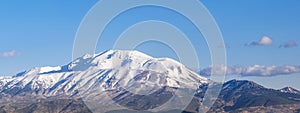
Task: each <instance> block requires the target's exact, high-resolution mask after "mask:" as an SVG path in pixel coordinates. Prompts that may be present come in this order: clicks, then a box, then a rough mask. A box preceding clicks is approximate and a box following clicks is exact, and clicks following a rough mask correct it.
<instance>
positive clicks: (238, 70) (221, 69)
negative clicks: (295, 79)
mask: <svg viewBox="0 0 300 113" xmlns="http://www.w3.org/2000/svg"><path fill="white" fill-rule="evenodd" d="M212 69H214V72H213V74H214V75H222V74H223V73H225V74H226V75H242V76H265V77H266V76H276V75H288V74H294V73H300V66H291V65H285V66H262V65H253V66H248V67H243V66H232V67H230V66H225V65H216V66H213V67H212V66H211V67H208V68H205V69H203V70H201V71H200V74H201V75H204V76H209V75H211V74H212V71H211V70H212Z"/></svg>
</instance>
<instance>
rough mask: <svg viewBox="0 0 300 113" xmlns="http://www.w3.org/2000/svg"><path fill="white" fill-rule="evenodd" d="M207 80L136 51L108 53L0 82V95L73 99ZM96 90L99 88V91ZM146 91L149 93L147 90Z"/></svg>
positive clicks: (176, 64)
mask: <svg viewBox="0 0 300 113" xmlns="http://www.w3.org/2000/svg"><path fill="white" fill-rule="evenodd" d="M208 82H209V80H208V79H206V78H204V77H201V76H199V75H198V74H196V73H194V72H193V71H191V70H189V69H188V68H186V67H185V66H184V65H182V64H180V63H179V62H177V61H175V60H172V59H169V58H153V57H150V56H148V55H146V54H144V53H141V52H138V51H129V50H109V51H106V52H103V53H100V54H95V55H88V54H87V55H84V56H82V57H80V58H77V59H75V60H74V61H73V62H71V63H69V64H68V65H65V66H57V67H49V66H48V67H38V68H33V69H30V70H28V71H25V72H22V73H19V74H17V75H16V76H14V77H1V78H0V91H1V92H3V93H11V92H13V93H14V95H18V94H22V93H25V92H26V93H28V91H29V90H30V91H29V92H30V93H31V94H35V95H42V96H55V95H60V94H66V95H76V94H77V93H78V89H90V88H91V87H94V86H96V85H97V86H99V87H101V90H103V91H105V90H108V89H109V90H111V89H118V88H120V87H122V88H126V89H129V90H130V89H132V90H133V89H134V90H135V91H138V92H145V91H146V90H145V89H148V88H150V89H151V88H162V87H165V86H167V87H177V88H191V89H196V88H198V86H200V85H201V84H206V83H208ZM99 87H98V88H99ZM147 91H148V90H147Z"/></svg>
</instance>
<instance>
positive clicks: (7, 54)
mask: <svg viewBox="0 0 300 113" xmlns="http://www.w3.org/2000/svg"><path fill="white" fill-rule="evenodd" d="M20 55H21V53H19V52H17V51H15V50H12V51H7V52H3V53H0V56H1V57H14V56H20Z"/></svg>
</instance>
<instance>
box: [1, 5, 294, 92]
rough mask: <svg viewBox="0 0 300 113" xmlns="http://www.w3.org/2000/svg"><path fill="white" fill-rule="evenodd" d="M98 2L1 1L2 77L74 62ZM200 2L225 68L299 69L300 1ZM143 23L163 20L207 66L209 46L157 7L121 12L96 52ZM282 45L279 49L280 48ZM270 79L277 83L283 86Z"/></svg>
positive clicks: (290, 79) (164, 52)
mask: <svg viewBox="0 0 300 113" xmlns="http://www.w3.org/2000/svg"><path fill="white" fill-rule="evenodd" d="M96 2H97V0H76V1H74V0H72V1H71V0H64V1H61V0H43V1H40V0H27V1H15V0H9V1H8V0H7V1H0V14H1V19H0V20H1V21H0V75H14V74H16V73H17V72H20V71H22V70H26V69H30V68H32V67H40V66H48V65H50V66H56V65H64V64H67V63H69V62H70V61H71V60H72V48H73V42H74V37H75V34H76V31H77V28H78V27H79V25H80V22H81V21H82V19H83V18H84V16H85V14H86V13H87V12H88V10H89V9H90V8H91V7H92V6H93V5H94V4H95V3H96ZM201 2H202V3H203V4H204V5H205V6H206V7H207V9H208V10H209V11H210V12H211V14H212V15H213V16H214V18H215V20H216V22H217V23H218V25H219V27H220V29H221V31H222V33H223V38H224V41H225V43H226V45H227V46H228V47H227V58H228V65H229V66H234V65H240V66H252V65H265V66H273V65H274V66H283V65H300V60H299V58H300V52H299V49H300V48H299V46H297V44H298V43H300V32H299V30H300V22H299V20H300V15H299V12H300V7H299V5H300V1H298V0H288V1H282V0H264V1H262V0H251V1H250V0H248V1H245V0H240V1H236V0H226V1H220V0H201ZM195 13H197V11H195ZM143 20H161V21H166V22H169V23H171V24H173V25H175V26H176V27H178V28H180V30H182V31H184V32H185V33H186V34H187V36H188V37H190V40H191V41H192V42H193V44H194V45H196V48H197V50H198V56H199V59H200V63H201V67H202V68H205V67H208V66H209V65H210V59H209V58H210V56H209V51H208V48H207V46H206V43H205V41H204V40H203V37H202V36H201V34H200V33H199V32H198V31H197V30H196V28H195V27H194V26H193V25H192V24H191V23H190V22H189V21H188V20H187V19H186V18H184V17H182V16H181V15H179V14H177V13H176V12H173V11H170V10H168V9H164V8H159V7H150V6H147V7H140V8H136V9H132V10H129V11H127V12H125V13H122V14H121V15H120V16H118V17H117V18H116V19H115V20H114V21H113V22H112V23H110V25H109V26H108V27H107V29H106V30H105V32H104V33H103V38H102V37H101V39H100V40H99V42H98V43H99V44H98V47H97V52H101V51H104V50H106V49H110V48H111V46H112V45H113V42H114V41H115V40H116V37H117V36H118V35H120V33H121V32H122V31H123V30H124V29H126V28H127V27H129V26H131V25H132V24H134V23H136V22H139V21H143ZM263 37H268V38H269V39H270V40H271V41H272V43H270V42H264V43H259V42H260V40H261V39H262V38H263ZM251 43H252V46H251ZM255 43H256V44H255ZM246 44H248V46H245V45H246ZM249 44H250V45H249ZM284 44H286V46H285V47H286V48H285V47H284ZM280 45H283V46H282V47H281V48H280V47H279V46H280ZM149 48H150V49H149ZM137 49H138V50H140V51H143V52H146V53H148V54H150V55H152V56H155V57H171V58H174V59H176V56H174V55H175V54H174V52H173V51H172V50H171V49H170V48H168V47H167V46H166V45H164V44H161V43H154V42H149V43H145V44H143V45H140V46H139V47H138V48H137ZM298 76H300V74H297V73H293V74H287V75H278V76H275V77H273V76H272V77H241V76H234V77H228V78H240V79H251V80H255V81H257V82H259V83H261V84H264V85H266V86H269V87H276V88H278V87H281V86H284V85H292V86H295V87H296V86H299V88H300V84H297V83H296V82H297V81H298V80H299V79H297V78H299V77H298ZM264 79H265V80H264ZM280 80H284V81H280ZM264 81H265V82H264ZM270 81H280V82H281V83H282V84H274V83H272V82H270Z"/></svg>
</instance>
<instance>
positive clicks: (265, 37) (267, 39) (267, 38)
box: [245, 36, 273, 46]
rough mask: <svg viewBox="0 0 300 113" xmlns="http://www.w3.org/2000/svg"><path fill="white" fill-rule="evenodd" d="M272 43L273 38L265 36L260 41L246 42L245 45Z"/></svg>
mask: <svg viewBox="0 0 300 113" xmlns="http://www.w3.org/2000/svg"><path fill="white" fill-rule="evenodd" d="M272 44H273V40H272V39H271V38H270V37H268V36H264V37H262V38H261V39H260V40H258V41H253V42H251V43H249V44H245V45H246V46H268V45H272Z"/></svg>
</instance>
